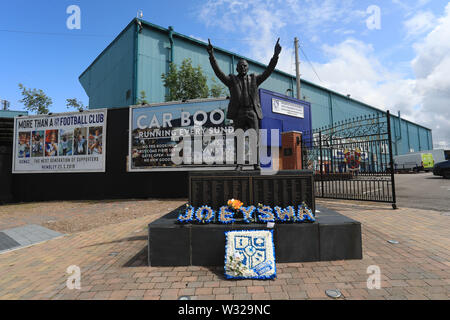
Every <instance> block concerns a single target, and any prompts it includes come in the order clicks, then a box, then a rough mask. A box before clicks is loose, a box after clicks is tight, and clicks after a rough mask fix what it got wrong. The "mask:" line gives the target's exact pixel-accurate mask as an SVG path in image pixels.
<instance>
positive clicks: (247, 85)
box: [207, 38, 281, 170]
mask: <svg viewBox="0 0 450 320" xmlns="http://www.w3.org/2000/svg"><path fill="white" fill-rule="evenodd" d="M279 42H280V38H278V40H277V43H276V44H275V50H274V55H273V57H272V59H271V60H270V63H269V65H268V66H267V69H266V70H265V71H264V72H263V73H262V74H259V75H255V74H254V73H252V74H250V75H248V74H247V72H248V63H247V61H246V60H245V59H241V60H239V62H238V64H237V67H236V71H237V72H238V75H237V76H236V75H234V74H230V75H228V76H227V75H225V74H224V73H223V72H222V70H220V68H219V66H218V64H217V61H216V58H215V57H214V52H213V51H214V50H213V46H212V45H211V41H210V40H209V39H208V47H207V51H208V53H209V61H210V62H211V67H212V68H213V70H214V73H215V74H216V76H217V77H218V78H219V79H220V81H222V82H223V84H225V85H226V86H227V87H228V89H229V90H230V103H229V104H228V112H227V118H228V119H232V120H233V126H234V129H235V130H236V129H242V130H244V131H246V130H248V129H254V130H256V132H257V133H258V136H259V121H260V120H261V119H262V118H263V114H262V110H261V103H260V101H259V94H258V87H259V85H260V84H261V83H263V82H264V81H265V80H266V79H267V78H268V77H269V76H270V75H271V74H272V72H273V70H275V67H276V65H277V63H278V56H279V55H280V52H281V46H280V44H279ZM257 153H259V151H257ZM257 159H258V161H257V164H255V165H254V167H255V169H259V155H258V157H257ZM237 169H238V170H241V169H242V165H238V167H237Z"/></svg>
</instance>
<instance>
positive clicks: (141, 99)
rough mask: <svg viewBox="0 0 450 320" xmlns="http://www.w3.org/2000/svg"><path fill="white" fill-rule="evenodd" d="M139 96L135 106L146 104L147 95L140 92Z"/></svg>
mask: <svg viewBox="0 0 450 320" xmlns="http://www.w3.org/2000/svg"><path fill="white" fill-rule="evenodd" d="M139 94H140V97H139V99H138V100H137V104H148V101H147V94H146V93H145V91H144V90H142V91H141V92H140V93H139Z"/></svg>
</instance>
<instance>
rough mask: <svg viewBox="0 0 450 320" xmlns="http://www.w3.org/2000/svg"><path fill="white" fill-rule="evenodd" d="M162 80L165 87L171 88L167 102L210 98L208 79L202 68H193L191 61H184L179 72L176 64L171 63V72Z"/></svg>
mask: <svg viewBox="0 0 450 320" xmlns="http://www.w3.org/2000/svg"><path fill="white" fill-rule="evenodd" d="M161 78H162V80H163V82H164V86H165V87H166V88H169V94H168V95H166V101H178V100H192V99H199V98H208V95H209V89H208V85H207V84H206V82H207V78H206V76H205V75H204V74H203V70H202V68H201V67H200V66H198V67H196V68H194V67H193V66H192V60H191V59H184V60H183V62H182V63H181V67H180V69H179V70H178V67H177V65H176V64H173V63H171V64H170V66H169V72H168V73H167V74H164V73H163V74H162V75H161Z"/></svg>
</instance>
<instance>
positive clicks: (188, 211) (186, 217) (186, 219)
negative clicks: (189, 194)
mask: <svg viewBox="0 0 450 320" xmlns="http://www.w3.org/2000/svg"><path fill="white" fill-rule="evenodd" d="M194 211H195V209H194V207H193V206H191V205H189V204H186V208H185V212H184V214H180V215H179V216H178V219H177V221H178V222H179V223H191V222H192V217H193V216H194Z"/></svg>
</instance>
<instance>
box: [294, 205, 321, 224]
mask: <svg viewBox="0 0 450 320" xmlns="http://www.w3.org/2000/svg"><path fill="white" fill-rule="evenodd" d="M297 220H298V221H299V222H315V221H316V217H315V216H314V214H313V212H312V210H311V209H310V208H308V206H307V205H306V203H304V202H303V203H302V204H301V205H300V206H298V215H297Z"/></svg>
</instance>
